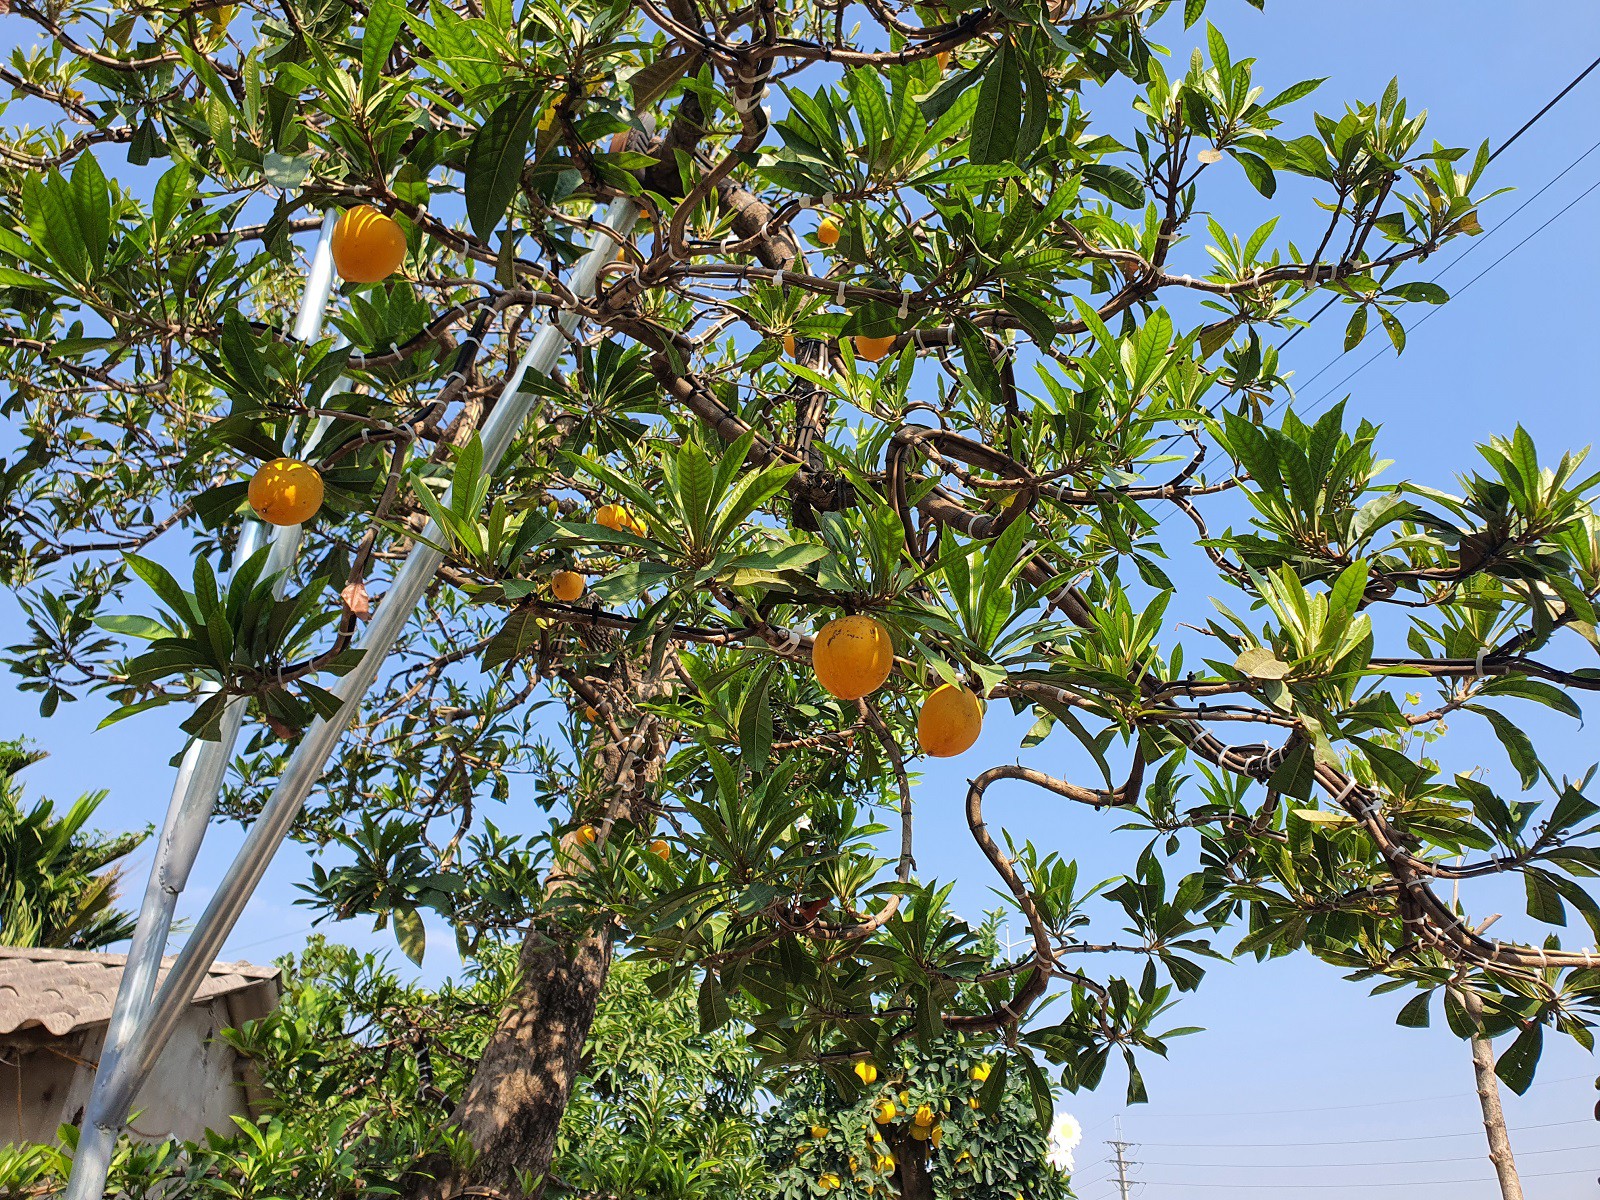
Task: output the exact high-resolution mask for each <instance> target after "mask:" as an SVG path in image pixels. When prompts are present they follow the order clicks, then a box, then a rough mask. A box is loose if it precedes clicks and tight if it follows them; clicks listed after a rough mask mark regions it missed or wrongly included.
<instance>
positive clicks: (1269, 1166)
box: [1144, 1146, 1600, 1171]
mask: <svg viewBox="0 0 1600 1200" xmlns="http://www.w3.org/2000/svg"><path fill="white" fill-rule="evenodd" d="M1596 1149H1600V1147H1597V1146H1560V1147H1557V1148H1556V1149H1554V1150H1519V1151H1517V1157H1518V1158H1519V1159H1521V1158H1537V1157H1539V1155H1541V1154H1573V1153H1576V1152H1577V1151H1579V1150H1596ZM1460 1161H1461V1156H1460V1155H1459V1154H1452V1155H1451V1156H1450V1157H1449V1158H1395V1159H1388V1160H1386V1161H1384V1162H1371V1163H1367V1162H1292V1163H1238V1162H1209V1163H1195V1162H1162V1161H1160V1160H1158V1159H1148V1160H1146V1161H1145V1163H1144V1165H1145V1166H1147V1167H1205V1168H1211V1167H1216V1168H1219V1169H1220V1168H1224V1167H1226V1168H1228V1169H1230V1170H1237V1169H1243V1170H1248V1171H1298V1170H1304V1169H1311V1168H1315V1169H1317V1170H1326V1169H1328V1168H1330V1167H1336V1168H1356V1169H1361V1170H1372V1169H1374V1168H1377V1167H1417V1166H1425V1165H1431V1164H1434V1163H1458V1162H1460Z"/></svg>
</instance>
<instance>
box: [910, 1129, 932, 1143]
mask: <svg viewBox="0 0 1600 1200" xmlns="http://www.w3.org/2000/svg"><path fill="white" fill-rule="evenodd" d="M928 1132H929V1130H928V1127H927V1126H926V1125H913V1126H912V1127H911V1138H912V1140H913V1141H917V1142H925V1141H927V1140H928Z"/></svg>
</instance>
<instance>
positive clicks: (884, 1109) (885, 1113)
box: [872, 1100, 900, 1125]
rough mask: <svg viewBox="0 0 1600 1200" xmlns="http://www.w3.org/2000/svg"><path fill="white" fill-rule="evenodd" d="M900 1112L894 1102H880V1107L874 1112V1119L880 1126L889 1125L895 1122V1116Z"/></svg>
mask: <svg viewBox="0 0 1600 1200" xmlns="http://www.w3.org/2000/svg"><path fill="white" fill-rule="evenodd" d="M899 1111H900V1110H899V1109H898V1108H896V1107H895V1104H894V1101H893V1100H883V1101H880V1102H879V1104H878V1106H877V1107H876V1108H874V1109H873V1110H872V1119H873V1120H874V1121H876V1122H877V1123H878V1124H879V1125H887V1124H888V1123H889V1122H890V1121H892V1120H894V1117H895V1114H896V1113H897V1112H899Z"/></svg>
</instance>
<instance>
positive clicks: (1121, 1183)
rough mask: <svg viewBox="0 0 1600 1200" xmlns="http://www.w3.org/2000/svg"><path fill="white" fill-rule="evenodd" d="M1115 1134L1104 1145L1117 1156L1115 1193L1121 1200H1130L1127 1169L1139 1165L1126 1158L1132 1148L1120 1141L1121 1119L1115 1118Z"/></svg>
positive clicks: (1130, 1193)
mask: <svg viewBox="0 0 1600 1200" xmlns="http://www.w3.org/2000/svg"><path fill="white" fill-rule="evenodd" d="M1116 1133H1117V1136H1116V1137H1115V1138H1112V1139H1111V1140H1109V1141H1107V1142H1106V1145H1108V1146H1110V1147H1111V1149H1112V1151H1113V1152H1115V1154H1116V1156H1117V1163H1116V1166H1117V1191H1118V1193H1119V1194H1120V1195H1121V1197H1122V1200H1130V1198H1131V1197H1132V1195H1133V1193H1132V1191H1131V1190H1130V1189H1131V1188H1132V1187H1133V1180H1131V1179H1129V1178H1128V1168H1129V1167H1137V1166H1138V1165H1139V1164H1138V1162H1137V1161H1136V1160H1134V1159H1131V1158H1129V1157H1128V1154H1127V1152H1128V1151H1129V1150H1132V1149H1133V1148H1134V1146H1133V1143H1132V1142H1125V1141H1123V1140H1122V1118H1121V1117H1118V1118H1117V1124H1116Z"/></svg>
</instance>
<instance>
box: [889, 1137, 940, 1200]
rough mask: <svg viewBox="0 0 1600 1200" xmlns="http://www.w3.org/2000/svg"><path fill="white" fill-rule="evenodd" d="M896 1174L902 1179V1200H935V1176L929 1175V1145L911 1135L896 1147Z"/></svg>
mask: <svg viewBox="0 0 1600 1200" xmlns="http://www.w3.org/2000/svg"><path fill="white" fill-rule="evenodd" d="M894 1157H895V1161H896V1162H897V1163H898V1164H899V1166H898V1169H897V1171H896V1174H897V1175H899V1177H900V1200H933V1176H932V1175H930V1174H929V1173H928V1143H927V1142H925V1141H921V1142H919V1141H918V1140H917V1139H916V1138H914V1137H912V1136H911V1135H910V1134H909V1133H908V1134H906V1135H905V1136H903V1137H902V1138H900V1139H899V1140H898V1141H897V1142H896V1143H895V1146H894Z"/></svg>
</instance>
